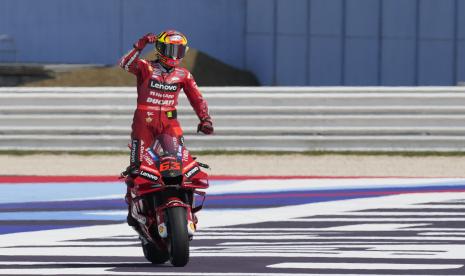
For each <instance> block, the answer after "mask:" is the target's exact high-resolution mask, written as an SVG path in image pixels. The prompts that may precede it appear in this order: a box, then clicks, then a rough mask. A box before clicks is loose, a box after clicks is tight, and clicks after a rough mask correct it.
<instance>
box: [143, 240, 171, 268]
mask: <svg viewBox="0 0 465 276" xmlns="http://www.w3.org/2000/svg"><path fill="white" fill-rule="evenodd" d="M142 250H143V251H144V257H145V258H146V259H147V261H149V262H151V263H152V264H164V263H165V262H166V261H168V259H169V258H170V256H169V254H168V252H167V251H166V250H161V249H159V248H158V247H157V246H156V245H154V244H153V243H150V242H149V243H147V244H144V242H142Z"/></svg>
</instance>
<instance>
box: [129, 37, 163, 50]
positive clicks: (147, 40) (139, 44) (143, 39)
mask: <svg viewBox="0 0 465 276" xmlns="http://www.w3.org/2000/svg"><path fill="white" fill-rule="evenodd" d="M156 41H157V36H156V35H154V34H152V33H148V34H146V35H144V36H143V37H141V38H139V40H138V41H137V42H136V43H135V44H134V48H136V49H137V50H142V49H144V47H145V45H147V43H150V44H152V43H155V42H156Z"/></svg>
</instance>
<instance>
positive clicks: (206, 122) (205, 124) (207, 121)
mask: <svg viewBox="0 0 465 276" xmlns="http://www.w3.org/2000/svg"><path fill="white" fill-rule="evenodd" d="M199 132H203V133H205V134H207V135H209V134H212V133H213V123H212V119H211V118H210V117H207V118H204V119H202V120H201V121H200V123H199V125H198V126H197V133H199Z"/></svg>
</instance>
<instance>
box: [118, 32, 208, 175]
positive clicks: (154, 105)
mask: <svg viewBox="0 0 465 276" xmlns="http://www.w3.org/2000/svg"><path fill="white" fill-rule="evenodd" d="M141 41H142V42H141ZM146 43H147V42H144V41H143V39H141V40H139V42H138V43H136V44H135V45H134V49H132V50H131V51H130V52H129V53H127V54H126V55H125V56H123V58H122V59H121V62H120V66H121V67H122V68H123V69H125V70H126V71H128V72H131V73H132V74H134V75H136V77H137V109H136V111H135V112H134V118H133V123H132V133H131V139H132V142H131V158H130V160H131V166H133V167H136V168H137V167H139V165H140V162H141V160H142V156H143V155H144V151H145V150H146V149H147V148H148V147H151V146H152V145H153V143H154V140H155V139H156V138H157V136H159V135H161V134H167V135H169V136H171V137H173V138H175V140H177V141H176V143H179V144H182V143H183V138H182V134H183V132H182V129H181V126H180V124H179V122H178V120H177V119H176V117H177V112H176V105H177V103H178V96H179V91H180V90H181V89H183V90H184V93H185V94H186V96H187V98H188V100H189V102H190V104H191V105H192V107H193V108H194V110H195V112H196V114H197V116H198V117H199V119H200V121H201V124H202V123H205V122H207V123H209V124H210V126H211V119H210V116H209V114H208V107H207V103H206V101H205V100H204V99H203V98H202V95H201V93H200V91H199V89H198V87H197V84H196V82H195V80H194V78H193V76H192V74H191V73H190V72H189V71H188V70H187V69H185V68H181V67H173V68H171V69H166V68H165V67H164V66H162V65H161V64H160V62H159V61H158V60H155V61H148V60H144V59H140V58H139V55H140V52H141V51H142V49H143V47H144V46H145V44H146ZM199 128H200V125H199ZM212 131H213V129H212ZM165 136H166V135H165Z"/></svg>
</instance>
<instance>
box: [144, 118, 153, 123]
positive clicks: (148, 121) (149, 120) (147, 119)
mask: <svg viewBox="0 0 465 276" xmlns="http://www.w3.org/2000/svg"><path fill="white" fill-rule="evenodd" d="M152 121H153V119H152V117H147V118H145V122H147V123H148V124H150V123H151V122H152Z"/></svg>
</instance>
